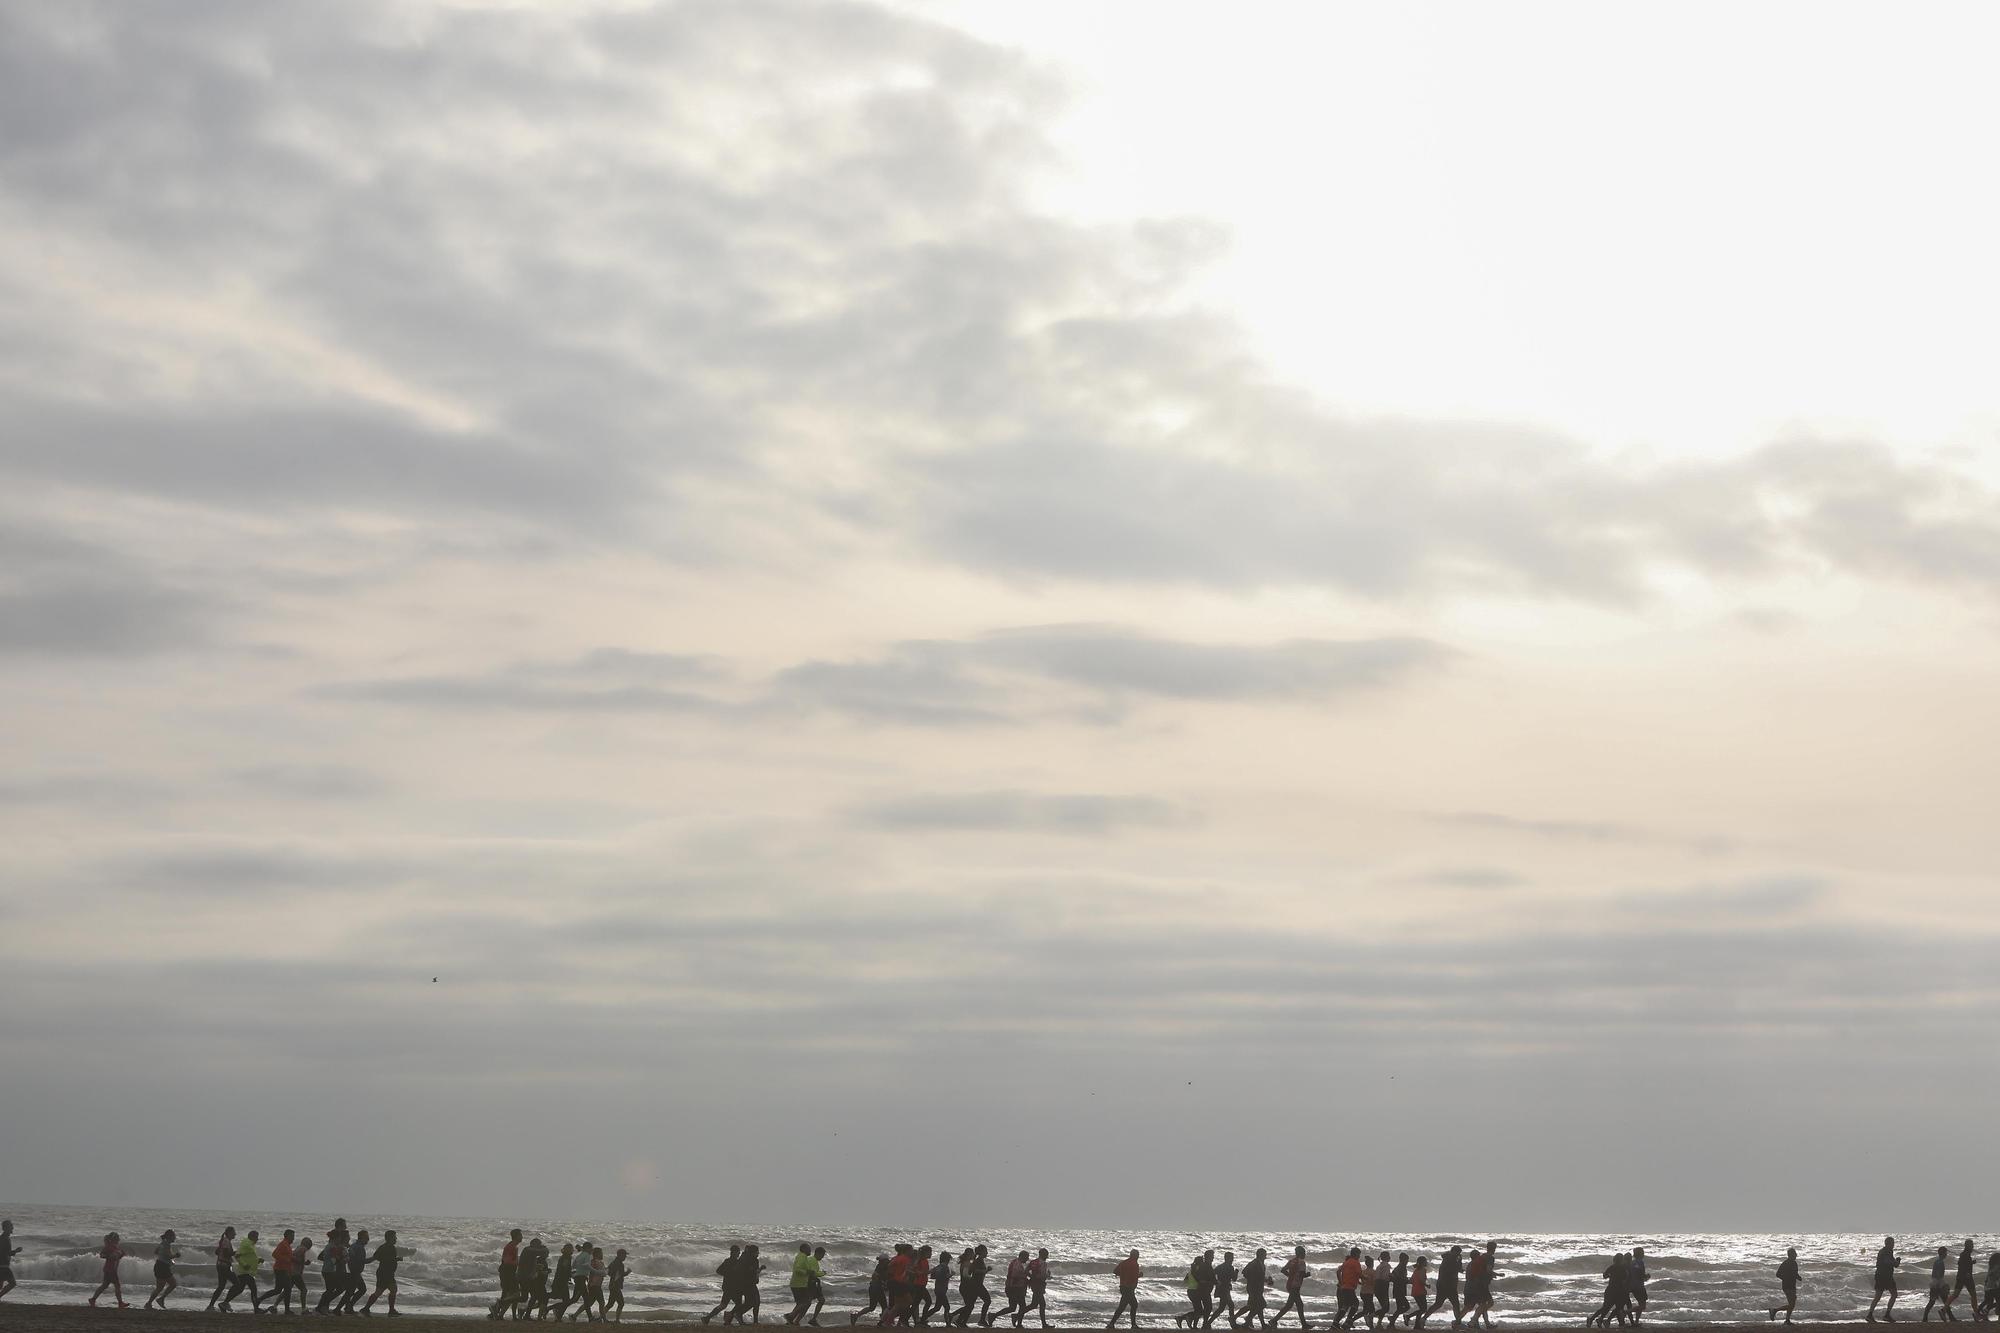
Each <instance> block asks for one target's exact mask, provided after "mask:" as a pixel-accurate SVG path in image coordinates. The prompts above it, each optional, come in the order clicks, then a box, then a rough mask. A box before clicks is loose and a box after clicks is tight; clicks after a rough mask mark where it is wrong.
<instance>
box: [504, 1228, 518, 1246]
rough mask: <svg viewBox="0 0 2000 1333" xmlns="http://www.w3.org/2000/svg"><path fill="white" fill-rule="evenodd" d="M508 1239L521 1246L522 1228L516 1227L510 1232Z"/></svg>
mask: <svg viewBox="0 0 2000 1333" xmlns="http://www.w3.org/2000/svg"><path fill="white" fill-rule="evenodd" d="M507 1239H509V1240H511V1241H513V1242H515V1243H516V1244H519V1243H520V1240H521V1228H519V1227H515V1228H514V1229H513V1230H512V1231H510V1232H508V1233H507Z"/></svg>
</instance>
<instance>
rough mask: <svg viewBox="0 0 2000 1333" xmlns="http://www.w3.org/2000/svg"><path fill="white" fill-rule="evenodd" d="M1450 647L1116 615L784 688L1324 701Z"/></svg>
mask: <svg viewBox="0 0 2000 1333" xmlns="http://www.w3.org/2000/svg"><path fill="white" fill-rule="evenodd" d="M1452 657H1453V653H1452V652H1451V650H1449V649H1447V648H1445V647H1443V646H1442V645H1440V644H1435V643H1431V642H1428V641H1426V640H1422V639H1409V638H1398V639H1347V640H1339V639H1292V640H1286V641H1283V642H1278V643H1263V644H1214V643H1197V642H1190V641H1187V640H1181V639H1169V638H1164V637H1160V636H1155V635H1149V634H1145V633H1141V632H1139V631H1137V630H1132V629H1126V628H1123V627H1119V626H1112V625H1050V626H1037V627H1030V628H1022V629H1009V630H1000V631H996V632H994V633H991V634H987V635H984V636H982V637H980V638H977V639H964V640H916V641H910V642H906V643H901V644H897V645H895V646H894V647H893V648H891V649H890V650H889V651H888V652H887V653H885V654H883V655H882V656H880V657H875V658H863V659H859V660H855V661H849V662H807V663H802V664H801V665H799V666H795V667H792V668H789V669H787V670H786V671H784V672H782V673H780V674H779V676H778V678H777V681H776V691H775V693H776V694H777V695H778V697H780V698H783V699H790V700H793V701H796V702H800V703H805V704H811V705H813V706H816V707H823V708H828V709H832V710H835V711H838V712H844V713H849V714H852V715H855V716H859V717H864V718H874V719H877V720H894V721H908V722H917V723H926V722H932V723H966V722H990V721H995V720H998V719H999V718H1001V717H1002V716H1006V715H1008V714H1007V712H1006V710H1004V709H1003V705H1002V700H1003V699H1005V698H1006V697H1007V696H1008V693H1009V692H1010V691H1012V690H1018V689H1019V688H1020V687H1021V686H1022V685H1023V684H1024V683H1037V684H1040V685H1044V686H1053V687H1057V688H1058V689H1059V690H1060V691H1063V694H1062V695H1061V699H1062V700H1063V702H1062V704H1060V705H1058V706H1059V707H1063V708H1067V709H1068V710H1069V713H1070V715H1071V716H1074V717H1080V718H1089V719H1094V720H1098V721H1106V720H1111V719H1114V718H1115V717H1117V716H1118V715H1119V710H1120V709H1121V708H1122V707H1124V706H1126V705H1128V704H1130V703H1133V702H1135V701H1142V700H1146V699H1171V700H1180V701H1200V702H1243V701H1261V702H1306V701H1325V700H1328V699H1333V698H1337V697H1339V696H1341V695H1344V694H1348V693H1351V692H1354V691H1359V690H1371V689H1379V688H1384V687H1387V686H1390V685H1394V684H1399V683H1402V682H1404V681H1406V680H1410V679H1413V678H1417V677H1420V676H1421V675H1423V674H1424V673H1426V672H1428V671H1432V670H1435V669H1437V668H1439V667H1441V666H1442V665H1444V664H1445V663H1447V662H1449V661H1450V660H1451V658H1452Z"/></svg>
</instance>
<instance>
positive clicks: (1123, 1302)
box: [1105, 1250, 1146, 1328]
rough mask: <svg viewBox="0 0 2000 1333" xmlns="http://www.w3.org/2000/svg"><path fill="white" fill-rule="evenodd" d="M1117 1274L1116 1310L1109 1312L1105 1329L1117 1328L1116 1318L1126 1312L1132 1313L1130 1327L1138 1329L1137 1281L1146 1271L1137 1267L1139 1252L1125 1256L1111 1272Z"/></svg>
mask: <svg viewBox="0 0 2000 1333" xmlns="http://www.w3.org/2000/svg"><path fill="white" fill-rule="evenodd" d="M1112 1271H1113V1272H1115V1273H1117V1274H1118V1308H1117V1309H1115V1310H1113V1311H1112V1312H1111V1322H1110V1323H1108V1324H1106V1325H1105V1327H1106V1328H1116V1327H1118V1316H1119V1315H1121V1314H1124V1313H1125V1312H1126V1311H1127V1310H1130V1311H1131V1312H1132V1327H1133V1328H1137V1327H1139V1279H1140V1278H1141V1277H1143V1276H1144V1275H1145V1272H1146V1270H1145V1269H1143V1268H1141V1267H1139V1252H1138V1251H1137V1250H1133V1251H1132V1252H1131V1253H1130V1254H1127V1255H1126V1256H1125V1260H1124V1262H1123V1263H1121V1264H1119V1265H1118V1267H1117V1268H1115V1269H1113V1270H1112Z"/></svg>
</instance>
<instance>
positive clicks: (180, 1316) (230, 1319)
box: [0, 1297, 1974, 1333]
mask: <svg viewBox="0 0 2000 1333" xmlns="http://www.w3.org/2000/svg"><path fill="white" fill-rule="evenodd" d="M141 1299H143V1297H142V1298H141ZM387 1317H388V1316H387V1315H374V1316H367V1317H362V1316H351V1317H349V1321H350V1322H351V1323H354V1324H363V1325H373V1324H375V1323H377V1322H378V1321H380V1320H382V1319H386V1318H387ZM316 1318H319V1317H318V1316H302V1315H284V1314H246V1313H241V1312H239V1313H235V1314H219V1313H217V1312H215V1311H213V1310H191V1309H172V1308H169V1309H166V1310H144V1309H141V1308H140V1306H139V1302H138V1301H133V1302H132V1305H131V1308H130V1309H129V1310H120V1309H118V1308H117V1307H116V1306H111V1307H109V1308H103V1307H100V1308H97V1309H92V1308H90V1307H88V1306H85V1305H34V1304H29V1303H27V1302H15V1301H13V1300H11V1299H10V1300H5V1301H0V1328H7V1329H10V1330H14V1331H15V1333H113V1330H116V1329H122V1328H130V1327H132V1326H133V1325H134V1324H135V1323H145V1324H149V1325H166V1326H170V1327H172V1328H174V1329H176V1330H181V1331H183V1333H225V1331H226V1330H228V1329H231V1328H238V1329H240V1328H243V1327H245V1326H246V1325H247V1326H248V1327H252V1328H262V1327H269V1326H270V1321H273V1320H284V1319H297V1320H299V1321H300V1322H302V1323H303V1322H306V1321H307V1320H308V1319H316ZM398 1318H400V1319H401V1320H402V1321H403V1322H402V1323H400V1324H395V1325H391V1327H393V1328H394V1329H395V1330H396V1331H397V1333H451V1330H454V1329H457V1330H463V1329H464V1327H465V1325H466V1323H467V1321H469V1320H475V1319H481V1318H483V1316H481V1315H479V1314H474V1313H467V1314H435V1313H432V1314H406V1315H399V1316H398ZM253 1321H254V1322H253ZM618 1322H622V1323H636V1324H647V1325H654V1324H667V1325H672V1326H684V1325H692V1326H696V1327H699V1326H701V1316H700V1315H698V1314H695V1313H692V1312H689V1311H686V1310H647V1311H643V1312H638V1313H634V1314H632V1315H630V1316H629V1317H627V1318H626V1319H624V1320H621V1321H618ZM1918 1322H1920V1321H1919V1320H1917V1319H1916V1318H1914V1317H1912V1318H1908V1319H1898V1320H1897V1321H1896V1323H1898V1324H1915V1323H1918ZM1959 1322H1961V1323H1967V1324H1970V1323H1973V1322H1974V1321H1972V1320H1969V1319H1962V1320H1960V1321H1959ZM1495 1323H1496V1324H1498V1325H1500V1326H1503V1327H1505V1328H1507V1329H1508V1330H1511V1331H1513V1333H1557V1330H1564V1331H1565V1333H1573V1330H1574V1329H1575V1328H1576V1327H1577V1325H1576V1324H1575V1323H1561V1324H1550V1323H1508V1322H1507V1321H1505V1320H1496V1321H1495ZM1866 1324H1867V1321H1866V1320H1864V1319H1863V1318H1861V1316H1860V1315H1858V1314H1857V1315H1856V1316H1855V1317H1854V1318H1853V1319H1850V1320H1833V1321H1826V1320H1822V1321H1819V1322H1817V1323H1807V1322H1806V1321H1805V1320H1802V1319H1801V1320H1795V1321H1793V1323H1792V1324H1791V1325H1790V1327H1791V1328H1793V1329H1795V1330H1802V1331H1803V1333H1827V1331H1828V1330H1832V1329H1852V1328H1854V1327H1856V1326H1857V1325H1859V1326H1863V1327H1865V1326H1866ZM875 1326H876V1325H875V1324H873V1323H872V1322H870V1323H866V1324H862V1325H859V1327H864V1328H873V1327H875ZM1750 1326H1758V1327H1769V1328H1784V1327H1786V1326H1785V1325H1784V1324H1782V1323H1778V1322H1775V1321H1770V1320H1763V1319H1742V1320H1737V1321H1735V1322H1732V1323H1711V1324H1665V1323H1658V1322H1649V1323H1648V1324H1647V1325H1646V1327H1648V1328H1658V1329H1663V1330H1673V1331H1674V1333H1707V1331H1708V1330H1719V1329H1742V1328H1746V1327H1750ZM710 1327H713V1328H717V1329H719V1328H721V1327H722V1326H721V1325H720V1324H715V1325H710ZM754 1327H758V1328H767V1327H768V1328H784V1327H785V1324H784V1321H783V1319H782V1317H779V1318H772V1319H767V1320H765V1321H763V1323H761V1324H758V1325H754ZM821 1327H823V1328H847V1327H849V1325H846V1324H842V1323H840V1322H839V1321H838V1320H837V1319H835V1320H827V1321H824V1322H823V1323H822V1324H821ZM994 1327H995V1328H1001V1329H1005V1328H1008V1327H1011V1326H1008V1325H1001V1324H997V1323H996V1324H995V1325H994ZM1049 1327H1050V1328H1070V1329H1079V1328H1080V1329H1091V1328H1097V1329H1101V1328H1103V1327H1104V1326H1103V1325H1102V1324H1097V1323H1065V1324H1057V1323H1054V1322H1051V1323H1050V1325H1049ZM1120 1327H1124V1325H1122V1324H1121V1325H1120ZM1139 1327H1140V1328H1142V1329H1145V1328H1172V1327H1173V1321H1172V1318H1171V1317H1170V1316H1168V1315H1165V1314H1160V1315H1157V1316H1154V1317H1152V1318H1147V1317H1145V1316H1143V1315H1142V1316H1141V1318H1140V1321H1139ZM1289 1327H1291V1328H1297V1325H1296V1324H1293V1325H1290V1326H1289ZM1314 1327H1315V1328H1316V1329H1318V1330H1321V1333H1324V1330H1325V1329H1326V1327H1327V1325H1326V1324H1324V1323H1318V1324H1315V1326H1314ZM1028 1328H1029V1329H1031V1330H1032V1329H1037V1328H1039V1325H1035V1324H1030V1325H1028ZM1450 1328H1451V1326H1450V1324H1448V1323H1446V1324H1442V1325H1440V1326H1439V1328H1438V1333H1449V1331H1450ZM1274 1333H1275V1330H1274ZM1461 1333H1462V1331H1461Z"/></svg>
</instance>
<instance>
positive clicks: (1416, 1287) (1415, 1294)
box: [1410, 1282, 1430, 1305]
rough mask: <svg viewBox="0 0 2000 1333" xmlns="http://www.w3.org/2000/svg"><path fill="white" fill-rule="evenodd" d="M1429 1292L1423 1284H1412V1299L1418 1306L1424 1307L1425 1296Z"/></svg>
mask: <svg viewBox="0 0 2000 1333" xmlns="http://www.w3.org/2000/svg"><path fill="white" fill-rule="evenodd" d="M1429 1290H1430V1288H1428V1287H1426V1286H1425V1285H1424V1284H1423V1283H1421V1282H1412V1283H1411V1284H1410V1299H1411V1300H1413V1301H1415V1302H1416V1303H1417V1304H1418V1305H1422V1304H1423V1303H1424V1295H1425V1293H1426V1292H1428V1291H1429Z"/></svg>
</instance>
